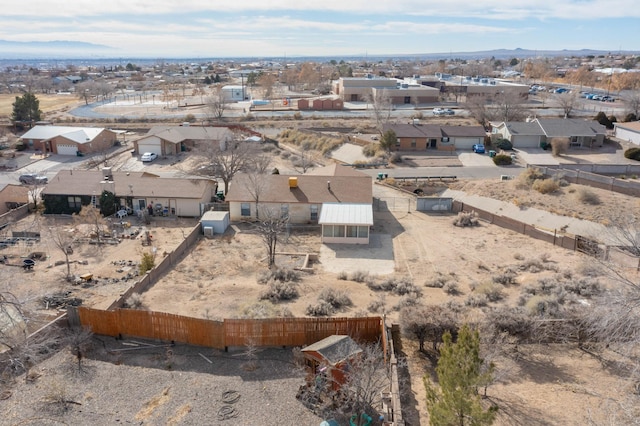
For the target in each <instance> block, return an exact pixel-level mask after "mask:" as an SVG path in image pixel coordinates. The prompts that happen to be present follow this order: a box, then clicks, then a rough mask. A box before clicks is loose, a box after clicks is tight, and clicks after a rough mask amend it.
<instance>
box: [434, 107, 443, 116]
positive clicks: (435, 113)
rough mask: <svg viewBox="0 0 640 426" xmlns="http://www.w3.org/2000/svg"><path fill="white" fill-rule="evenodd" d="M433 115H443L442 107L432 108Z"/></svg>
mask: <svg viewBox="0 0 640 426" xmlns="http://www.w3.org/2000/svg"><path fill="white" fill-rule="evenodd" d="M433 115H444V108H434V109H433Z"/></svg>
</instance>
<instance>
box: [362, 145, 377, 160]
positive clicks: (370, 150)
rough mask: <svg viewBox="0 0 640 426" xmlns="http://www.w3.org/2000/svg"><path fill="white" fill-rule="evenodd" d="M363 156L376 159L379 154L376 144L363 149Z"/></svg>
mask: <svg viewBox="0 0 640 426" xmlns="http://www.w3.org/2000/svg"><path fill="white" fill-rule="evenodd" d="M362 154H363V155H364V156H365V157H375V156H376V155H377V154H378V146H377V145H376V144H368V145H365V146H363V147H362Z"/></svg>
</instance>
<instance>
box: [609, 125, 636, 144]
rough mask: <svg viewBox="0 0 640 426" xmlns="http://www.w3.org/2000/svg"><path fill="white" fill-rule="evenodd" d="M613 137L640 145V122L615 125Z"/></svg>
mask: <svg viewBox="0 0 640 426" xmlns="http://www.w3.org/2000/svg"><path fill="white" fill-rule="evenodd" d="M613 125H614V129H613V135H614V136H615V137H616V138H618V139H622V140H623V141H627V142H631V143H633V144H635V145H640V121H632V122H630V123H613Z"/></svg>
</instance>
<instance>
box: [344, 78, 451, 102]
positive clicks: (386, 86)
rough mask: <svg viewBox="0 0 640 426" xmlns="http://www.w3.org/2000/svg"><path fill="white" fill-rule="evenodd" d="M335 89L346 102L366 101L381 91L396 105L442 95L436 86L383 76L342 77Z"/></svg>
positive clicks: (432, 100)
mask: <svg viewBox="0 0 640 426" xmlns="http://www.w3.org/2000/svg"><path fill="white" fill-rule="evenodd" d="M333 90H334V92H335V94H336V95H338V96H340V98H341V99H342V100H343V101H344V102H366V101H368V100H369V99H370V98H371V96H380V93H382V94H383V95H385V96H387V97H388V98H389V100H390V101H391V103H392V104H394V105H402V104H414V105H415V104H422V103H433V102H437V101H438V99H439V97H440V90H438V89H436V88H434V87H429V86H423V85H421V84H410V83H408V82H405V81H401V80H397V79H395V78H383V77H371V78H367V77H341V78H339V79H338V80H337V81H335V82H334V84H333Z"/></svg>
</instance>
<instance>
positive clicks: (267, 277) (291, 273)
mask: <svg viewBox="0 0 640 426" xmlns="http://www.w3.org/2000/svg"><path fill="white" fill-rule="evenodd" d="M257 280H258V283H259V284H267V283H269V282H271V281H280V282H298V281H300V272H298V271H295V270H293V269H286V268H275V269H268V270H266V271H261V272H259V273H258V278H257Z"/></svg>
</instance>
